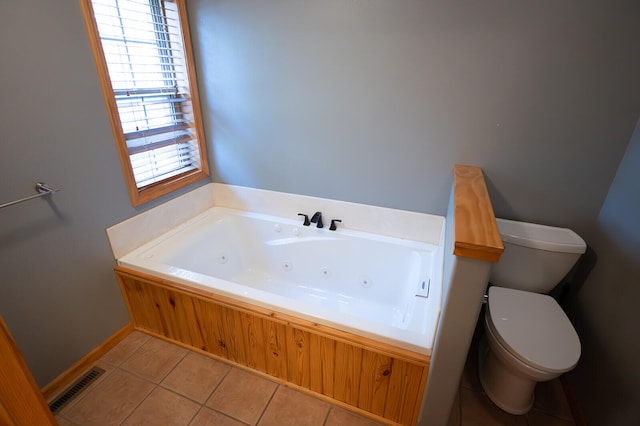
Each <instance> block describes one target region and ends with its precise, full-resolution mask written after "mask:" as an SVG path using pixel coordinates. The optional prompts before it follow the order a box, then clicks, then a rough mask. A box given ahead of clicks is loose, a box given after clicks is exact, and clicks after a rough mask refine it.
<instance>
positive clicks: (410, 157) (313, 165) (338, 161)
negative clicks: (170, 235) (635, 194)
mask: <svg viewBox="0 0 640 426" xmlns="http://www.w3.org/2000/svg"><path fill="white" fill-rule="evenodd" d="M188 3H189V10H190V12H191V13H190V20H191V26H192V38H193V40H194V45H195V49H196V57H197V58H198V59H197V62H198V71H199V81H200V86H201V87H200V88H201V91H202V95H203V101H202V102H203V106H204V109H205V111H208V117H207V119H206V130H207V132H208V134H209V135H210V139H211V140H214V141H215V143H214V147H213V151H212V164H214V165H215V176H214V180H216V181H219V182H224V183H230V184H238V185H246V186H252V187H259V188H264V189H274V190H281V191H287V192H295V193H300V194H307V195H314V196H320V197H327V198H336V199H341V200H349V201H356V202H363V203H369V204H376V205H383V206H388V207H396V208H403V209H410V210H417V211H422V212H427V213H435V214H441V215H444V214H445V213H446V205H447V197H448V194H449V188H450V184H451V170H452V166H453V165H454V164H455V163H462V164H473V165H479V166H482V167H483V168H484V170H485V172H486V174H487V179H488V181H489V185H490V192H491V196H492V199H493V200H494V203H495V210H496V212H497V214H498V215H500V216H507V217H509V218H518V219H526V220H531V221H534V220H535V221H539V222H544V223H549V224H559V225H566V226H572V227H573V228H574V229H576V230H577V231H578V232H580V233H583V232H586V230H588V229H589V227H590V224H591V223H592V221H593V220H595V218H596V216H597V214H598V210H599V209H600V206H601V204H602V202H603V200H604V197H605V195H606V192H607V189H608V187H609V185H610V183H611V180H612V179H613V176H614V174H615V170H616V167H617V165H618V163H619V161H620V159H621V158H622V155H623V153H624V149H625V147H626V145H627V143H628V141H629V136H630V134H631V132H632V130H633V126H634V123H635V119H636V118H637V113H638V110H639V108H640V91H639V88H640V80H639V79H638V78H637V76H638V74H639V72H640V55H637V54H636V53H637V40H638V39H640V27H639V26H637V25H636V24H637V21H638V18H640V10H639V8H640V5H639V4H638V2H636V1H612V2H601V1H595V0H594V1H581V2H557V1H551V0H546V1H537V2H509V1H504V0H490V1H484V2H450V1H447V0H432V1H422V0H403V1H389V0H326V1H313V0H269V1H259V2H256V1H249V0H190V1H189V2H188Z"/></svg>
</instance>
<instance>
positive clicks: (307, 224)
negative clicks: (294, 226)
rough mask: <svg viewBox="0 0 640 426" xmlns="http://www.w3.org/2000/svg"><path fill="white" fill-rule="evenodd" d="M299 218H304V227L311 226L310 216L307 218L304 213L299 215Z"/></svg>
mask: <svg viewBox="0 0 640 426" xmlns="http://www.w3.org/2000/svg"><path fill="white" fill-rule="evenodd" d="M298 216H304V222H303V223H302V225H304V226H309V225H311V222H309V216H307V215H306V214H304V213H298Z"/></svg>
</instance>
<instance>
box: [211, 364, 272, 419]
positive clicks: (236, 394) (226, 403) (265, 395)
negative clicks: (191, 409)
mask: <svg viewBox="0 0 640 426" xmlns="http://www.w3.org/2000/svg"><path fill="white" fill-rule="evenodd" d="M277 386H278V385H277V384H276V383H274V382H272V381H270V380H266V379H263V378H261V377H258V376H256V375H254V374H251V373H248V372H246V371H243V370H240V369H238V368H232V369H231V371H229V373H228V374H227V375H226V377H225V378H224V380H223V381H222V383H220V385H219V386H218V388H217V389H216V390H215V392H213V395H211V397H210V398H209V399H208V400H207V403H206V405H207V406H208V407H211V408H214V409H216V410H218V411H220V412H222V413H224V414H227V415H229V416H231V417H233V418H235V419H238V420H241V421H243V422H245V423H249V424H252V425H255V424H256V422H257V421H258V419H259V418H260V416H261V415H262V412H263V411H264V409H265V407H266V405H267V403H268V402H269V400H270V399H271V396H272V395H273V393H274V392H275V390H276V387H277Z"/></svg>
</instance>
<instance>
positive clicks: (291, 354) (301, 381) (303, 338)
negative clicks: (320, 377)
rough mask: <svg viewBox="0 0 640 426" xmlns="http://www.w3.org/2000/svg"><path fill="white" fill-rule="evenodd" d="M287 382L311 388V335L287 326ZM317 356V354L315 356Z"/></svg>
mask: <svg viewBox="0 0 640 426" xmlns="http://www.w3.org/2000/svg"><path fill="white" fill-rule="evenodd" d="M286 333H287V378H286V379H287V381H288V382H291V383H294V384H296V385H298V386H302V387H304V388H307V389H309V388H310V387H311V373H310V362H309V361H310V353H309V348H310V346H309V343H310V337H309V333H308V332H306V331H302V330H299V329H297V328H295V327H291V326H287V328H286ZM314 355H315V356H317V355H316V354H314Z"/></svg>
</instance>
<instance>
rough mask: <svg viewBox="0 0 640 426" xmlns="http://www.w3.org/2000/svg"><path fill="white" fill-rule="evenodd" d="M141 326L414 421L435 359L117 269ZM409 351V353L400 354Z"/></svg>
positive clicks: (401, 420) (393, 419) (394, 417)
mask: <svg viewBox="0 0 640 426" xmlns="http://www.w3.org/2000/svg"><path fill="white" fill-rule="evenodd" d="M116 274H117V276H118V279H119V282H120V285H121V288H122V291H123V295H124V297H125V300H126V304H127V307H128V309H129V311H130V314H131V318H132V321H133V323H134V325H135V327H136V328H138V329H141V330H147V331H149V332H152V333H155V334H158V335H161V336H164V337H166V338H168V339H171V340H174V341H176V342H180V343H181V344H184V345H189V346H192V347H195V348H198V349H201V350H203V351H206V352H208V353H210V354H212V355H215V356H218V357H221V358H224V359H227V360H229V361H233V362H235V363H237V364H240V365H243V366H246V367H250V368H253V369H255V370H257V371H260V372H263V373H266V374H269V375H271V376H273V377H276V378H278V379H281V380H285V381H287V382H289V383H291V384H292V385H295V386H299V387H301V388H303V389H308V390H309V391H313V392H317V393H318V394H321V395H324V396H326V397H330V398H333V399H335V400H337V401H340V402H342V403H345V404H348V405H350V406H353V407H357V408H359V409H361V410H364V411H367V412H369V413H372V414H374V415H377V416H380V417H382V418H384V419H385V420H387V421H391V422H397V423H399V424H405V425H409V424H415V422H416V420H417V415H418V410H419V408H420V401H421V399H422V393H423V389H424V384H425V383H426V378H427V373H428V369H429V357H428V356H425V355H420V354H416V353H413V352H409V351H406V350H398V349H397V348H395V347H392V346H390V345H387V344H382V343H378V342H374V341H371V340H368V339H363V338H361V337H359V336H355V335H350V334H348V333H344V332H341V331H338V330H335V331H333V332H331V333H328V332H327V330H329V329H328V328H321V326H319V325H318V324H315V323H309V322H308V321H304V320H296V319H295V318H293V317H290V316H289V317H286V318H285V316H283V315H281V314H278V313H276V312H269V311H266V310H264V309H262V308H259V307H255V309H252V306H251V305H248V304H241V305H238V304H237V303H235V302H233V303H229V300H228V299H227V300H222V298H220V297H218V296H215V295H213V294H208V295H204V294H202V292H200V291H195V290H193V291H191V290H189V289H188V288H186V287H184V286H181V285H174V284H172V283H169V282H167V281H165V280H160V279H154V278H153V277H151V276H149V275H146V274H138V273H137V272H133V271H130V270H127V269H124V268H116ZM398 353H401V354H409V356H407V357H404V356H399V355H398Z"/></svg>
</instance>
